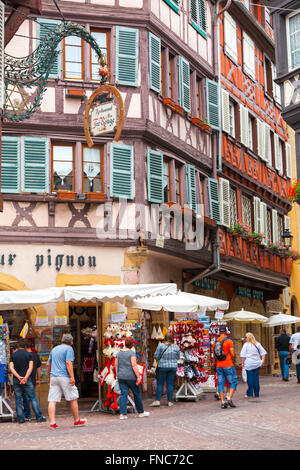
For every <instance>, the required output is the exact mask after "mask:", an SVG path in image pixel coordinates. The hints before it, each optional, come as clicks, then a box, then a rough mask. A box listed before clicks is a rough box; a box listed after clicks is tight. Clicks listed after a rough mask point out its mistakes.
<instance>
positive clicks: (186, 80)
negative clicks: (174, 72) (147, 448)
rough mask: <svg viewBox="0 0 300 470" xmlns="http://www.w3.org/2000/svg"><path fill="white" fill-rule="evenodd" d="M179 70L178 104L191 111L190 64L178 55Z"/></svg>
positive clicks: (188, 111)
mask: <svg viewBox="0 0 300 470" xmlns="http://www.w3.org/2000/svg"><path fill="white" fill-rule="evenodd" d="M178 71H179V104H180V106H182V107H183V109H184V110H185V111H186V112H187V113H190V112H191V91H190V64H189V62H188V61H187V60H185V59H184V58H183V57H181V56H179V57H178Z"/></svg>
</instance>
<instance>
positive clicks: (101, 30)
mask: <svg viewBox="0 0 300 470" xmlns="http://www.w3.org/2000/svg"><path fill="white" fill-rule="evenodd" d="M93 33H105V34H106V45H107V47H106V49H107V61H106V62H107V63H106V65H107V70H108V77H107V81H108V82H109V81H110V55H111V54H110V34H111V30H110V29H101V28H91V35H92V34H93ZM94 39H95V38H94ZM89 61H90V63H89V66H90V67H89V69H90V80H91V82H96V81H99V78H98V79H96V78H93V63H92V47H91V46H90V59H89ZM99 66H100V65H99Z"/></svg>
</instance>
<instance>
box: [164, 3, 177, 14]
mask: <svg viewBox="0 0 300 470" xmlns="http://www.w3.org/2000/svg"><path fill="white" fill-rule="evenodd" d="M164 2H165V3H167V4H168V5H169V6H170V7H172V8H173V10H175V11H176V13H178V12H179V5H180V0H164Z"/></svg>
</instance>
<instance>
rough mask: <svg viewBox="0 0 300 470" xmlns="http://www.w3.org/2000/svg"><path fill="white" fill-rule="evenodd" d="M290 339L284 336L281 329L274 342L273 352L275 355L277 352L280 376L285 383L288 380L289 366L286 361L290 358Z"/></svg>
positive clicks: (283, 330) (284, 331)
mask: <svg viewBox="0 0 300 470" xmlns="http://www.w3.org/2000/svg"><path fill="white" fill-rule="evenodd" d="M290 339H291V338H290V337H289V335H287V334H286V330H285V329H284V328H282V329H281V330H280V335H279V336H278V337H277V338H276V340H275V351H276V353H277V352H278V356H279V362H280V370H281V376H282V380H284V381H285V382H288V380H289V364H287V362H286V360H287V358H288V357H289V356H290V352H289V346H290Z"/></svg>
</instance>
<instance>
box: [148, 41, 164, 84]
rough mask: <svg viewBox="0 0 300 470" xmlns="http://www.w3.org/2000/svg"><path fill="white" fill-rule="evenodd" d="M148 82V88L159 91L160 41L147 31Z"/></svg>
mask: <svg viewBox="0 0 300 470" xmlns="http://www.w3.org/2000/svg"><path fill="white" fill-rule="evenodd" d="M149 82H150V89H151V90H154V91H157V92H158V93H161V41H160V38H158V37H157V36H155V35H154V34H152V33H149Z"/></svg>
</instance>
